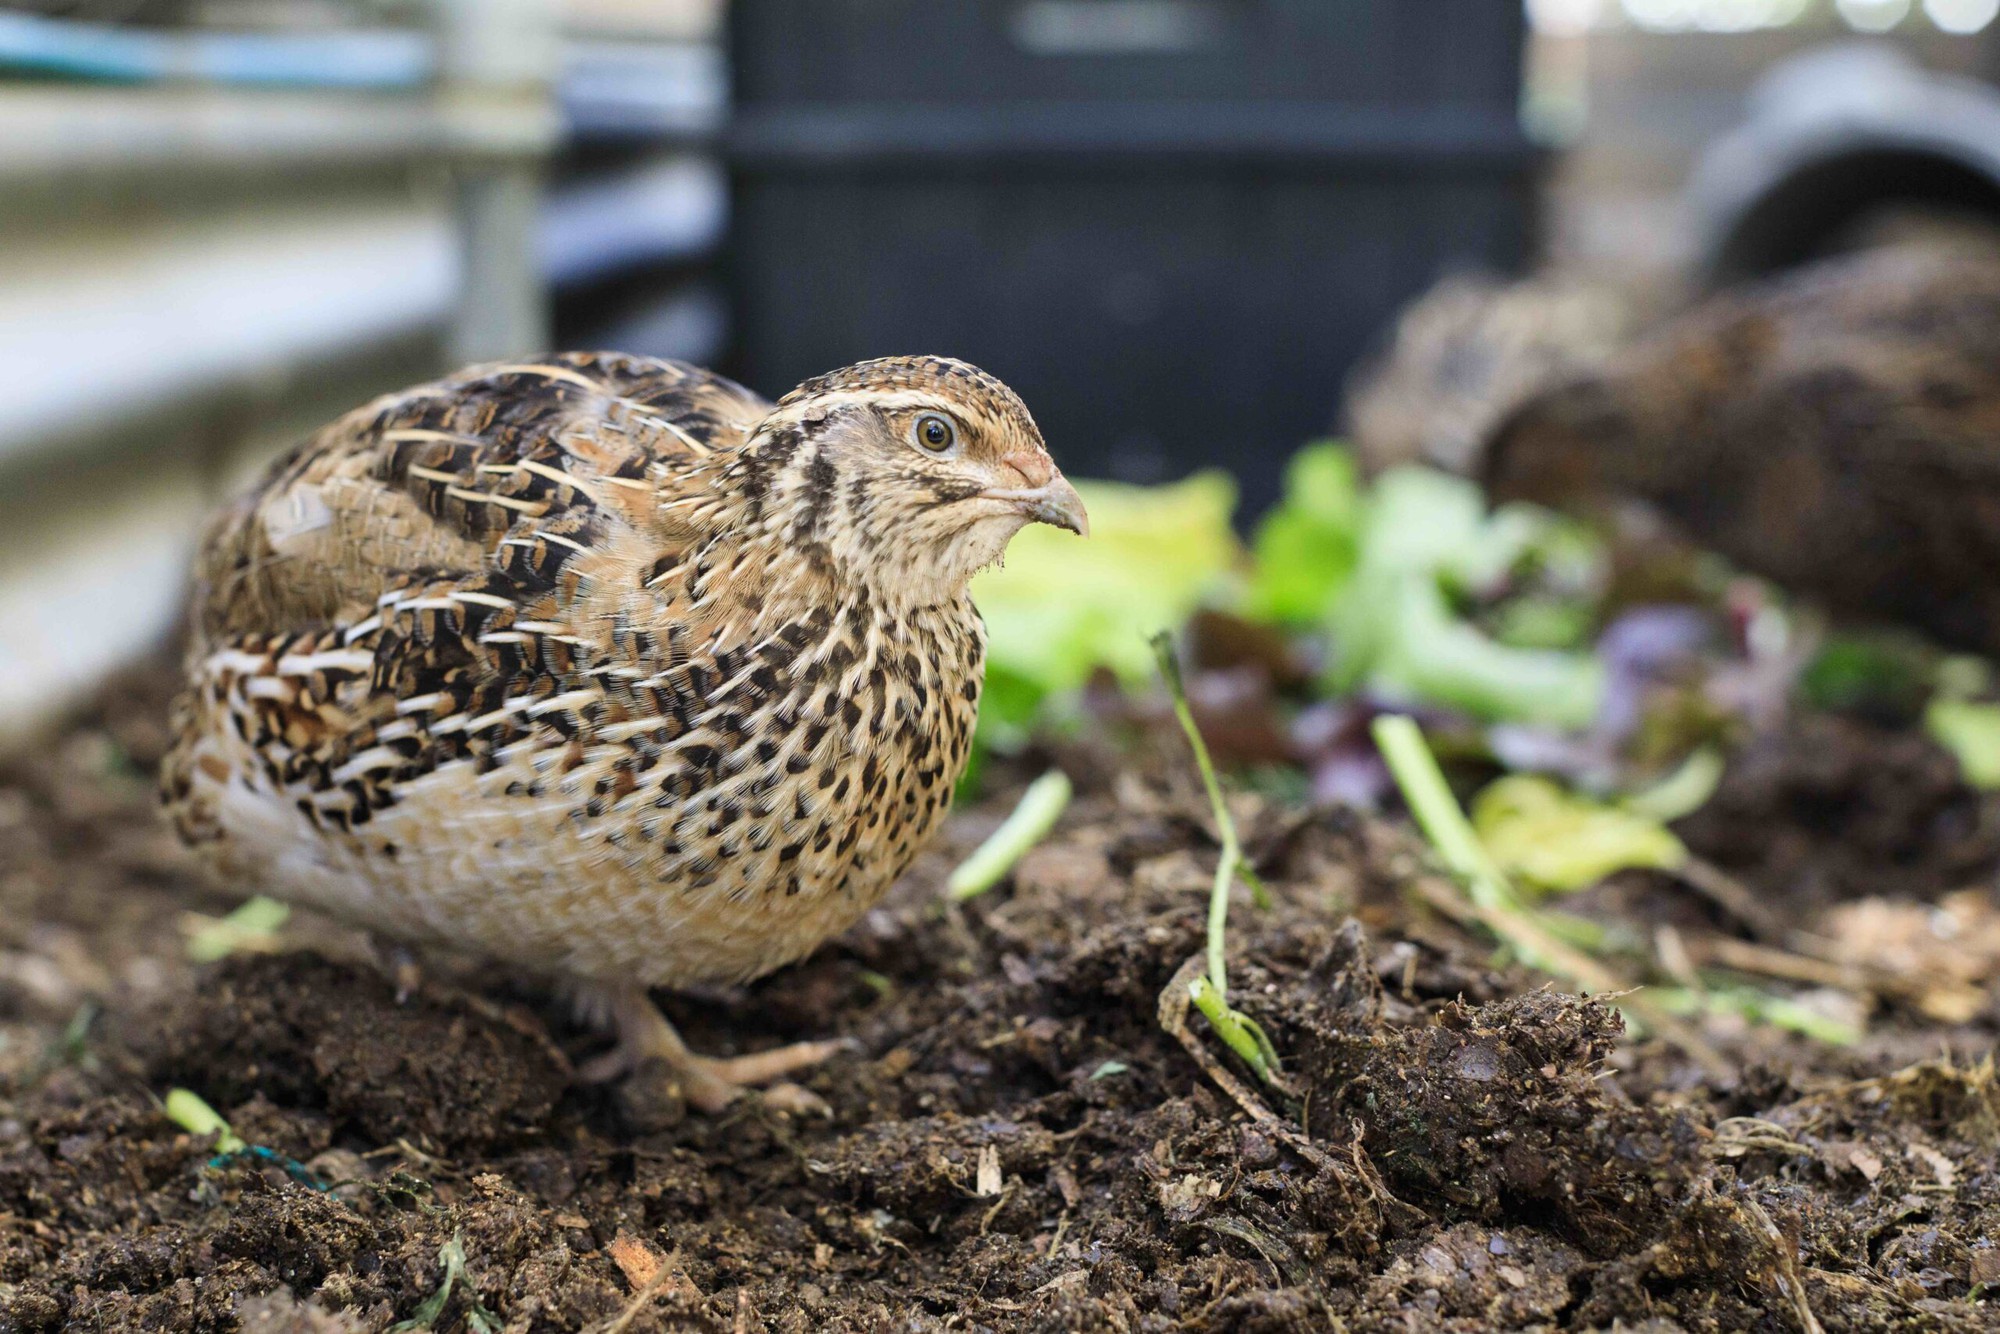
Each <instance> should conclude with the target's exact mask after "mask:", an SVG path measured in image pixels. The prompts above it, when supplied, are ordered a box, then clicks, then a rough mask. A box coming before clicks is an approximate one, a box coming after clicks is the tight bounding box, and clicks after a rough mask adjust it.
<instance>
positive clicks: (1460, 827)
mask: <svg viewBox="0 0 2000 1334" xmlns="http://www.w3.org/2000/svg"><path fill="white" fill-rule="evenodd" d="M1370 730H1371V731H1372V732H1373V733H1374V736H1375V745H1376V748H1377V749H1378V750H1380V751H1381V752H1382V759H1383V761H1384V762H1385V763H1386V764H1388V766H1389V775H1390V777H1392V778H1394V779H1395V780H1396V786H1397V787H1398V788H1400V789H1402V793H1403V801H1404V802H1405V803H1406V804H1407V805H1408V806H1409V808H1410V814H1411V815H1413V816H1414V817H1416V821H1417V828H1419V829H1421V830H1423V831H1424V837H1425V838H1427V839H1429V840H1430V844H1431V847H1432V848H1434V849H1436V851H1437V855H1438V858H1439V860H1441V861H1443V862H1444V864H1445V869H1447V870H1449V871H1450V872H1451V873H1452V874H1453V875H1455V876H1457V877H1458V878H1459V879H1460V880H1463V881H1464V882H1465V886H1466V888H1467V889H1468V890H1470V891H1471V893H1472V901H1473V902H1474V903H1476V904H1478V905H1479V906H1480V907H1482V908H1488V909H1491V908H1516V909H1518V908H1519V907H1520V906H1521V905H1520V900H1519V899H1518V898H1517V897H1516V896H1515V894H1514V889H1513V886H1511V885H1509V884H1508V883H1507V877H1506V876H1505V875H1503V874H1502V873H1501V871H1500V868H1499V867H1497V866H1495V865H1494V864H1493V859H1492V858H1491V857H1489V856H1487V855H1486V847H1485V845H1484V844H1482V843H1481V842H1480V841H1479V834H1478V833H1477V831H1475V830H1474V829H1473V827H1472V822H1471V821H1470V820H1468V819H1466V818H1465V811H1464V810H1463V809H1462V808H1461V807H1460V806H1459V804H1458V798H1457V797H1455V796H1453V795H1452V793H1451V785H1450V784H1449V783H1447V782H1445V780H1444V770H1442V769H1440V768H1438V762H1437V757H1436V756H1435V755H1433V754H1431V748H1430V745H1429V743H1428V742H1426V741H1425V740H1424V734H1423V730H1422V729H1421V728H1419V727H1418V726H1417V724H1416V720H1415V719H1412V718H1408V717H1405V716H1404V715H1402V714H1400V713H1396V714H1384V715H1383V716H1381V717H1380V718H1377V719H1376V720H1375V723H1374V726H1373V727H1372V728H1371V729H1370Z"/></svg>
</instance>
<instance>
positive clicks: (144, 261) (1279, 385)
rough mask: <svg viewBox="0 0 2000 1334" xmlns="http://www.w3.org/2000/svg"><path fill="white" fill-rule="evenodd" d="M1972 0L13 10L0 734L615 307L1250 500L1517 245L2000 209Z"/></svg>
mask: <svg viewBox="0 0 2000 1334" xmlns="http://www.w3.org/2000/svg"><path fill="white" fill-rule="evenodd" d="M1996 11H2000V0H1529V3H1527V4H1526V6H1525V7H1521V6H1519V5H1517V4H1514V3H1510V2H1509V0H964V2H963V3H952V4H943V3H938V2H937V0H737V3H735V4H733V5H731V4H726V3H724V0H46V2H38V3H31V4H28V5H25V6H24V5H20V4H16V5H12V6H9V7H6V8H0V512H4V521H0V732H5V731H18V730H19V729H20V728H21V727H23V726H24V725H27V724H31V723H33V722H34V721H36V720H39V719H41V718H45V717H47V716H48V715H49V714H50V713H51V712H52V711H53V710H55V709H56V708H58V707H59V706H60V705H62V704H63V703H64V702H66V701H67V700H69V699H71V698H73V697H74V696H76V695H77V694H79V693H80V692H82V691H85V690H87V689H88V688H89V687H90V686H91V684H92V683H93V682H94V681H95V680H97V679H98V678H99V677H101V676H102V675H103V674H104V673H105V672H106V671H108V670H109V669H111V668H113V667H114V666H115V665H116V664H118V663H120V662H121V661H123V660H125V659H126V658H128V657H130V656H132V655H134V654H136V653H138V652H140V651H142V650H144V649H145V648H147V647H148V646H150V645H152V644H154V643H156V642H158V641H159V640H160V638H161V637H162V636H163V635H164V634H166V633H167V632H168V631H169V629H170V626H171V622H172V619H173V616H174V614H175V606H176V602H177V599H178V597H179V593H180V589H181V582H182V578H183V569H184V563H185V559H186V555H187V552H188V550H189V548H190V544H191V541H192V538H193V534H194V533H195V531H196V528H197V525H198V523H199V520H200V517H201V516H202V514H203V513H204V511H205V510H206V509H207V508H208V507H209V506H211V505H212V504H213V503H214V502H215V501H216V500H217V499H218V498H219V497H220V496H221V495H223V494H224V493H225V492H226V491H227V490H229V489H230V488H232V487H234V486H236V485H238V484H240V482H241V480H242V478H243V477H244V476H245V474H246V473H247V472H248V471H250V470H251V469H254V468H255V467H257V466H258V465H260V464H261V463H262V462H264V461H265V460H267V459H268V458H269V457H270V456H271V455H272V454H274V453H275V452H277V451H279V450H281V449H283V448H284V447H285V446H287V445H288V444H290V443H292V442H294V441H295V440H297V439H298V438H299V437H300V436H301V435H303V434H304V433H305V432H307V431H308V430H310V429H311V428H313V427H314V426H316V425H318V424H320V423H321V422H323V421H325V420H327V419H329V418H331V417H332V416H334V415H336V414H337V413H339V412H341V411H343V410H345V409H346V408H348V407H350V406H353V405H355V404H357V403H358V402H360V401H362V400H364V399H366V398H367V397H369V396H371V395H373V394H375V393H378V392H382V391H385V390H388V389H392V388H396V387H398V386H402V385H405V384H408V383H411V382H414V381H417V380H420V379H422V378H424V377H426V376H429V375H431V374H433V373H435V372H438V371H441V370H443V369H446V368H448V367H450V366H452V365H456V364H460V363H464V362H468V361H474V360H478V359H482V358H492V357H501V356H511V355H517V354H522V353H527V352H531V351H533V350H536V349H540V348H545V347H549V346H560V347H610V348H618V349H623V350H626V351H631V352H638V353H648V354H654V355H659V356H669V357H680V358H686V359H689V360H692V361H696V362H700V363H704V364H710V365H715V366H718V367H720V368H722V369H724V370H726V371H728V372H729V373H731V374H733V375H735V376H737V377H738V378H740V379H742V380H744V381H745V382H746V383H748V384H750V385H751V386H753V387H754V388H756V389H758V390H759V391H761V392H763V393H765V394H768V395H774V396H775V395H776V394H778V393H780V392H782V391H783V390H785V389H786V388H788V387H789V386H790V385H791V384H793V383H795V382H796V381H798V380H799V379H801V378H802V377H804V376H806V375H808V374H811V373H815V372H818V371H821V370H825V369H828V368H831V367H833V366H835V365H839V364H843V363H846V362H849V361H852V360H856V359H859V358H861V357H865V356H874V355H884V354H891V353H904V352H913V351H935V352H943V353H949V354H953V355H957V356H962V357H966V358H968V359H971V360H974V361H977V362H979V363H980V364H982V365H984V366H986V367H987V368H988V369H990V370H992V371H994V372H995V373H997V374H998V375H1000V376H1001V377H1002V378H1004V379H1006V380H1008V381H1009V382H1010V383H1012V384H1014V385H1015V386H1016V387H1017V388H1018V389H1020V390H1021V392H1022V393H1023V395H1024V397H1025V398H1026V399H1027V401H1028V402H1029V403H1030V404H1031V405H1032V407H1033V409H1034V410H1035V412H1036V414H1037V416H1038V418H1039V419H1040V420H1041V422H1042V424H1043V426H1044V428H1045V432H1046V434H1047V436H1048V438H1049V441H1050V443H1051V446H1052V448H1053V449H1054V451H1055V453H1056V455H1057V457H1058V458H1059V459H1060V460H1061V461H1062V462H1063V463H1064V465H1065V466H1066V468H1068V469H1069V470H1070V471H1071V472H1072V474H1073V475H1086V476H1099V477H1107V478H1113V479H1119V480H1123V481H1128V482H1141V483H1152V482H1163V481H1169V480H1173V479H1176V478H1180V477H1183V476H1185V475H1187V474H1189V473H1190V472H1192V471H1195V470H1197V469H1201V468H1204V467H1209V466H1220V467H1222V468H1225V469H1227V470H1228V472H1229V473H1230V474H1232V475H1233V477H1234V479H1235V486H1236V497H1235V499H1236V509H1235V511H1234V513H1235V516H1236V521H1237V523H1238V525H1239V527H1240V526H1242V525H1246V524H1248V523H1249V522H1251V521H1253V520H1254V519H1255V517H1256V516H1257V515H1258V514H1259V513H1260V512H1262V511H1263V510H1265V509H1266V508H1267V507H1268V506H1269V505H1270V504H1271V503H1272V502H1273V501H1274V500H1275V499H1276V497H1277V496H1278V494H1279V491H1280V482H1281V478H1282V476H1283V473H1284V468H1285V465H1286V461H1287V460H1288V459H1289V458H1291V456H1292V454H1293V451H1294V450H1295V449H1296V448H1297V447H1298V446H1299V445H1300V444H1302V443H1303V442H1305V441H1307V440H1309V439H1311V438H1313V437H1315V436H1318V435H1323V434H1325V433H1327V432H1328V431H1330V430H1333V429H1335V428H1337V427H1341V428H1354V429H1359V430H1360V431H1362V432H1363V433H1364V434H1366V433H1367V432H1368V431H1370V430H1373V431H1374V432H1375V434H1377V435H1378V436H1380V437H1381V438H1382V439H1383V440H1386V441H1389V443H1388V444H1386V445H1384V446H1382V448H1383V449H1384V450H1386V451H1387V453H1388V454H1389V455H1392V456H1393V455H1396V454H1397V453H1398V452H1399V451H1400V453H1402V454H1404V455H1408V456H1423V457H1427V458H1431V459H1432V460H1433V461H1443V462H1447V463H1449V462H1451V459H1450V458H1449V457H1448V456H1449V455H1450V453H1451V450H1452V446H1451V444H1450V442H1449V441H1448V440H1447V441H1443V442H1442V443H1441V442H1440V440H1439V439H1438V428H1437V426H1436V423H1434V422H1432V423H1429V424H1427V425H1426V426H1425V427H1424V429H1423V430H1422V431H1420V432H1419V434H1421V435H1423V436H1424V438H1423V439H1421V440H1411V441H1403V442H1400V443H1399V442H1398V439H1397V430H1398V429H1399V428H1398V427H1397V425H1396V424H1395V421H1396V414H1397V411H1398V404H1397V403H1396V402H1395V401H1393V400H1394V397H1395V396H1394V395H1393V394H1391V395H1389V396H1388V398H1387V399H1384V398H1383V396H1381V395H1377V396H1376V397H1375V399H1374V400H1373V401H1372V408H1373V409H1374V412H1375V415H1374V416H1373V417H1371V416H1370V415H1369V413H1370V409H1371V402H1370V401H1369V400H1367V399H1366V398H1365V397H1364V398H1363V399H1362V400H1359V401H1351V397H1350V394H1349V386H1350V384H1353V383H1355V381H1354V379H1353V377H1354V375H1355V373H1356V368H1357V367H1367V366H1369V365H1372V364H1378V363H1379V362H1380V361H1381V359H1382V357H1383V356H1384V355H1386V349H1388V348H1389V347H1390V346H1391V344H1390V342H1389V340H1390V338H1391V334H1390V332H1389V331H1390V329H1391V328H1392V326H1393V324H1394V322H1395V321H1396V319H1397V318H1398V315H1399V312H1401V311H1402V310H1404V308H1405V307H1406V306H1407V305H1408V303H1410V302H1411V301H1412V300H1414V299H1416V298H1418V297H1420V296H1422V295H1423V294H1424V293H1426V292H1427V291H1431V290H1432V289H1433V288H1434V285H1436V284H1438V283H1439V282H1440V281H1441V280H1443V281H1447V282H1450V281H1457V282H1460V283H1464V282H1467V281H1472V280H1474V279H1475V278H1476V276H1478V275H1485V276H1487V277H1490V278H1520V277H1524V276H1528V275H1534V276H1535V278H1536V281H1537V282H1540V283H1544V284H1549V285H1551V286H1548V287H1546V288H1545V289H1544V290H1545V291H1547V292H1550V293H1554V294H1555V295H1554V296H1553V297H1552V304H1549V303H1545V304H1543V305H1539V306H1536V307H1535V308H1534V313H1533V315H1532V318H1531V319H1530V320H1529V324H1530V326H1531V328H1530V332H1529V334H1527V335H1524V337H1525V338H1526V340H1527V341H1528V342H1530V343H1532V342H1533V341H1534V340H1535V338H1536V337H1537V336H1539V334H1540V333H1542V332H1546V331H1547V330H1548V329H1549V328H1551V327H1558V326H1560V328H1563V329H1568V330H1569V333H1568V335H1567V336H1568V337H1569V338H1570V339H1571V340H1572V341H1575V340H1577V339H1581V340H1583V341H1586V342H1588V341H1591V340H1593V339H1597V338H1599V336H1600V335H1601V336H1602V339H1603V341H1606V342H1609V341H1612V340H1613V339H1615V338H1616V337H1617V336H1618V335H1619V331H1620V330H1622V329H1623V328H1624V327H1626V326H1627V325H1628V324H1629V323H1630V321H1631V320H1632V319H1634V318H1636V317H1635V316H1634V315H1633V314H1632V312H1634V311H1645V310H1652V309H1660V308H1665V307H1670V306H1674V305H1676V304H1685V303H1687V302H1689V301H1691V300H1693V299H1695V298H1696V297H1698V296H1699V295H1700V294H1702V293H1705V292H1708V291H1711V290H1714V289H1717V288H1720V287H1723V286H1726V285H1728V284H1732V283H1737V282H1741V281H1744V280H1746V279H1755V278H1758V277H1761V276H1764V275H1767V274H1770V273H1773V272H1777V271H1781V270H1784V269H1786V268H1787V267H1789V266H1792V265H1795V264H1798V263H1800V262H1803V261H1806V260H1810V259H1813V258H1816V257H1820V256H1823V255H1826V254H1830V253H1836V252H1839V251H1841V250H1843V249H1847V248H1851V247H1853V246H1856V245H1861V244H1866V243H1868V242H1869V240H1870V239H1871V238H1874V237H1877V236H1880V235H1882V234H1885V232H1894V231H1896V230H1897V229H1899V228H1900V229H1909V228H1917V229H1923V228H1938V227H1941V228H1947V229H1950V228H1958V229H1969V230H1973V231H1976V230H1979V229H1981V228H1984V227H1986V226H1988V225H1989V222H1991V221H1996V220H2000V98H1996V95H1995V94H1994V92H1993V91H1992V87H1991V84H1992V81H1993V80H1994V79H1995V78H1996V76H2000V25H1996V24H1995V16H1996ZM1482 290H1485V289H1482ZM1516 341H1517V342H1518V341H1520V340H1518V339H1517V340H1516ZM1453 355H1454V356H1458V357H1460V359H1461V361H1462V359H1463V356H1464V354H1463V352H1462V350H1461V352H1459V353H1454V354H1453ZM1494 374H1495V372H1494V371H1493V368H1492V367H1490V366H1487V365H1486V364H1484V363H1483V362H1480V361H1478V359H1477V358H1475V363H1474V364H1459V362H1453V363H1452V364H1449V365H1446V366H1443V367H1442V368H1441V369H1438V370H1437V374H1436V376H1434V377H1433V379H1432V380H1431V381H1429V382H1428V383H1429V384H1430V385H1431V387H1432V389H1433V390H1435V389H1436V387H1437V386H1439V385H1442V386H1445V387H1446V388H1447V389H1448V388H1450V387H1451V386H1461V387H1462V386H1465V385H1467V384H1470V385H1473V386H1475V387H1476V388H1477V389H1478V392H1475V393H1472V394H1470V395H1469V396H1468V397H1469V399H1471V400H1478V401H1477V402H1470V403H1469V404H1468V405H1467V406H1466V411H1467V412H1470V413H1472V414H1473V415H1474V416H1475V417H1477V416H1478V415H1479V414H1480V413H1482V412H1486V411H1488V410H1490V406H1491V405H1490V403H1489V402H1488V400H1489V399H1491V398H1492V397H1493V395H1492V394H1490V393H1488V392H1487V390H1489V389H1490V388H1491V382H1492V379H1493V376H1494ZM1419 397H1420V398H1421V399H1423V401H1424V403H1425V405H1426V406H1427V407H1428V408H1433V409H1435V408H1439V407H1441V406H1449V405H1448V404H1442V403H1441V402H1440V400H1439V398H1438V395H1437V394H1436V393H1434V392H1433V393H1423V394H1419ZM1447 397H1448V395H1447ZM1482 405H1484V406H1482ZM1370 422H1374V423H1376V425H1375V426H1373V427H1371V426H1370V425H1369V423H1370ZM1384 423H1386V424H1384ZM1467 429H1468V430H1469V429H1471V428H1467ZM1447 434H1448V432H1447ZM1363 444H1364V446H1367V445H1368V444H1369V442H1368V441H1367V440H1364V441H1363ZM1224 503H1225V504H1226V503H1227V502H1226V501H1225V502H1224Z"/></svg>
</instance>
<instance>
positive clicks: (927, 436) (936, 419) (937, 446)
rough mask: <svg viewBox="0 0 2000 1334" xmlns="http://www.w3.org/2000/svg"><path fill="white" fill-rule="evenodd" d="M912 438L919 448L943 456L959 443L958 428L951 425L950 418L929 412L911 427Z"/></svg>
mask: <svg viewBox="0 0 2000 1334" xmlns="http://www.w3.org/2000/svg"><path fill="white" fill-rule="evenodd" d="M910 436H911V438H912V439H914V440H915V441H916V442H917V448H919V449H922V450H924V451H925V452H927V453H931V454H942V453H944V452H945V451H947V450H949V449H950V448H951V447H952V446H953V445H955V444H957V443H958V428H957V427H956V426H953V425H952V424H951V419H950V418H949V417H941V416H939V415H938V414H937V413H935V412H927V413H925V414H924V415H923V416H921V417H919V418H917V420H916V422H915V424H914V425H912V426H911V428H910Z"/></svg>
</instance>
